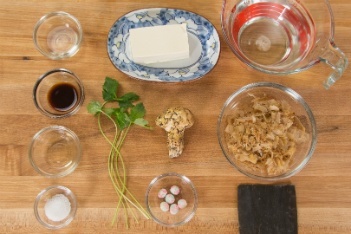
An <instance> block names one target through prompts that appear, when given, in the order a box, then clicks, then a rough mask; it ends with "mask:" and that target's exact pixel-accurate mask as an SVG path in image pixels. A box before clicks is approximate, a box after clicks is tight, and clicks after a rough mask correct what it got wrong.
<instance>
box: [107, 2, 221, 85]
mask: <svg viewBox="0 0 351 234" xmlns="http://www.w3.org/2000/svg"><path fill="white" fill-rule="evenodd" d="M181 23H186V24H187V30H188V35H192V36H194V37H196V38H197V39H196V41H197V42H198V44H199V46H200V47H201V51H200V55H199V56H198V58H197V57H196V58H195V61H194V62H193V63H191V64H188V65H186V66H179V67H173V66H169V67H167V66H166V67H163V66H161V67H153V66H146V65H141V64H136V63H134V62H133V61H132V60H131V59H130V58H129V56H128V38H129V29H131V28H139V27H150V26H156V25H168V24H181ZM107 51H108V55H109V57H110V60H111V62H112V63H113V64H114V66H115V67H116V68H117V69H119V70H121V71H122V72H123V73H125V74H127V75H128V76H131V77H134V78H138V79H142V80H147V81H159V82H182V81H190V80H195V79H198V78H200V77H202V76H204V75H205V74H207V73H208V72H209V71H211V70H212V68H213V67H214V66H215V65H216V63H217V61H218V58H219V53H220V42H219V37H218V33H217V31H216V29H215V28H214V26H213V25H212V24H211V23H210V22H209V21H208V20H207V19H205V18H204V17H202V16H200V15H197V14H195V13H192V12H188V11H185V10H178V9H168V8H151V9H142V10H136V11H133V12H130V13H128V14H126V15H124V16H122V17H121V18H120V19H118V20H117V21H116V22H115V23H114V24H113V26H112V28H111V30H110V32H109V34H108V40H107Z"/></svg>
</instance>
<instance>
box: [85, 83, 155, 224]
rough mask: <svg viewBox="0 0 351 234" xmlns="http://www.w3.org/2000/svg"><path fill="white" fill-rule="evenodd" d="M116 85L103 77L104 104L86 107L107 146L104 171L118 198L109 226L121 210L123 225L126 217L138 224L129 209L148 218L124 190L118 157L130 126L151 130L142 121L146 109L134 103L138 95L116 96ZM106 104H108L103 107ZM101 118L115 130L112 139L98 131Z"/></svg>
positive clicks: (122, 172)
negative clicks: (122, 211)
mask: <svg viewBox="0 0 351 234" xmlns="http://www.w3.org/2000/svg"><path fill="white" fill-rule="evenodd" d="M119 86H120V85H119V83H118V81H117V80H115V79H112V78H109V77H106V78H105V82H104V85H103V90H102V97H103V100H104V102H103V103H101V102H99V101H92V102H90V103H89V104H88V107H87V108H88V112H89V113H91V114H93V115H94V116H96V117H97V119H98V127H99V131H100V132H101V134H102V136H103V137H104V138H105V140H106V141H107V142H108V143H109V145H110V146H111V149H110V153H109V156H108V172H109V176H110V179H111V181H112V184H113V186H114V188H115V190H116V193H117V195H118V197H119V199H118V204H117V207H116V212H115V215H114V217H113V220H112V224H114V222H115V221H116V219H117V216H118V213H119V210H120V208H121V207H122V208H123V209H124V213H125V216H126V224H127V226H129V221H128V220H129V219H128V217H129V214H131V215H132V216H133V217H134V218H135V220H136V221H138V220H137V218H136V215H135V214H134V213H133V209H130V208H136V209H137V210H138V211H139V212H140V213H141V214H142V215H143V216H144V217H145V218H147V219H149V218H150V214H149V213H148V212H147V211H146V210H145V209H144V208H143V207H142V205H141V204H140V203H139V202H138V201H137V199H136V198H135V197H134V196H133V194H132V193H131V192H130V191H129V190H128V188H127V180H126V177H127V175H126V168H125V164H124V160H123V157H122V154H121V147H122V145H123V142H124V140H125V138H126V136H127V134H128V132H129V129H130V127H131V126H132V125H137V126H140V127H143V128H146V129H151V127H150V126H149V123H148V121H147V120H145V119H144V116H145V113H146V110H145V107H144V105H143V103H142V102H138V103H136V102H137V101H138V100H139V96H138V95H137V94H135V93H133V92H129V93H126V94H124V95H122V96H118V88H119ZM110 103H111V105H107V104H110ZM135 103H136V104H135ZM113 105H116V107H111V106H113ZM101 116H104V117H106V118H107V119H109V120H110V121H111V122H112V123H113V125H114V127H115V133H114V136H113V137H112V139H110V138H108V137H107V135H106V132H105V131H104V130H103V128H102V122H101ZM128 211H129V212H128Z"/></svg>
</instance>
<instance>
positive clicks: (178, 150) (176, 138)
mask: <svg viewBox="0 0 351 234" xmlns="http://www.w3.org/2000/svg"><path fill="white" fill-rule="evenodd" d="M193 124H194V117H193V115H192V114H191V112H190V110H188V109H186V108H183V107H171V108H168V109H167V110H166V111H164V112H163V113H162V114H161V115H160V116H158V117H157V119H156V125H157V126H159V127H161V128H163V129H165V130H166V132H167V137H168V138H167V147H168V151H169V157H170V158H175V157H178V156H179V155H181V154H182V152H183V149H184V132H185V129H186V128H190V127H191V126H193Z"/></svg>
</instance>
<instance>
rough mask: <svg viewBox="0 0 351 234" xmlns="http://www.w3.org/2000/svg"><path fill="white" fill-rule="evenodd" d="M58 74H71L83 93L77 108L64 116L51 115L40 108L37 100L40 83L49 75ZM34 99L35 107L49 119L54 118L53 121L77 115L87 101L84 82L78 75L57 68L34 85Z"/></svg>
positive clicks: (41, 77)
mask: <svg viewBox="0 0 351 234" xmlns="http://www.w3.org/2000/svg"><path fill="white" fill-rule="evenodd" d="M58 72H63V73H67V74H69V75H70V77H72V78H73V79H74V80H75V81H76V82H77V84H78V86H79V92H80V93H81V95H80V99H79V100H78V102H77V105H76V107H74V108H73V109H72V110H70V111H68V112H67V113H65V114H62V115H56V114H52V113H50V112H49V111H46V110H45V109H43V108H41V107H40V105H39V102H38V100H37V99H38V96H37V90H38V88H39V85H40V83H41V82H42V81H43V80H44V79H45V78H46V77H48V76H49V75H51V74H54V73H58ZM32 98H33V101H34V105H35V107H36V108H37V109H38V110H39V111H40V112H41V113H42V114H44V115H45V116H48V117H50V118H53V119H59V118H66V117H69V116H72V115H74V114H75V113H77V112H78V110H79V109H80V107H81V106H82V105H83V102H84V99H85V93H84V85H83V82H82V81H81V80H80V79H79V77H78V76H77V75H76V74H74V73H73V72H72V71H70V70H68V69H65V68H55V69H52V70H50V71H47V72H45V73H44V74H42V75H41V76H40V77H39V78H38V80H37V81H36V82H35V84H34V88H33V94H32Z"/></svg>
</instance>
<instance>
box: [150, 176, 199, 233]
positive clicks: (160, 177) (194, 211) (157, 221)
mask: <svg viewBox="0 0 351 234" xmlns="http://www.w3.org/2000/svg"><path fill="white" fill-rule="evenodd" d="M170 176H174V177H178V178H180V179H181V180H182V181H185V182H186V184H187V185H189V186H190V188H191V190H192V192H193V195H194V207H193V209H192V211H191V213H190V214H189V215H187V217H186V218H185V219H184V220H183V221H180V222H177V223H174V224H167V223H164V222H162V221H161V220H159V219H158V218H157V217H155V216H154V214H153V213H152V212H151V210H150V208H149V204H148V203H149V199H148V195H149V193H150V190H151V189H152V187H153V186H154V185H155V183H156V182H157V181H159V180H160V179H163V178H166V177H170ZM145 203H146V208H147V211H148V212H149V214H150V216H151V218H152V219H153V220H154V221H155V222H156V223H158V224H161V225H162V226H165V227H178V226H181V225H183V224H186V223H188V222H189V221H190V220H191V219H192V218H193V217H194V215H195V213H196V210H197V206H198V204H197V203H198V196H197V191H196V189H195V186H194V184H193V182H192V181H191V180H190V179H189V178H188V177H187V176H185V175H181V174H178V173H175V172H168V173H163V174H161V175H158V176H156V177H155V178H154V179H152V180H151V182H150V184H149V186H148V188H147V190H146V194H145Z"/></svg>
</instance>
